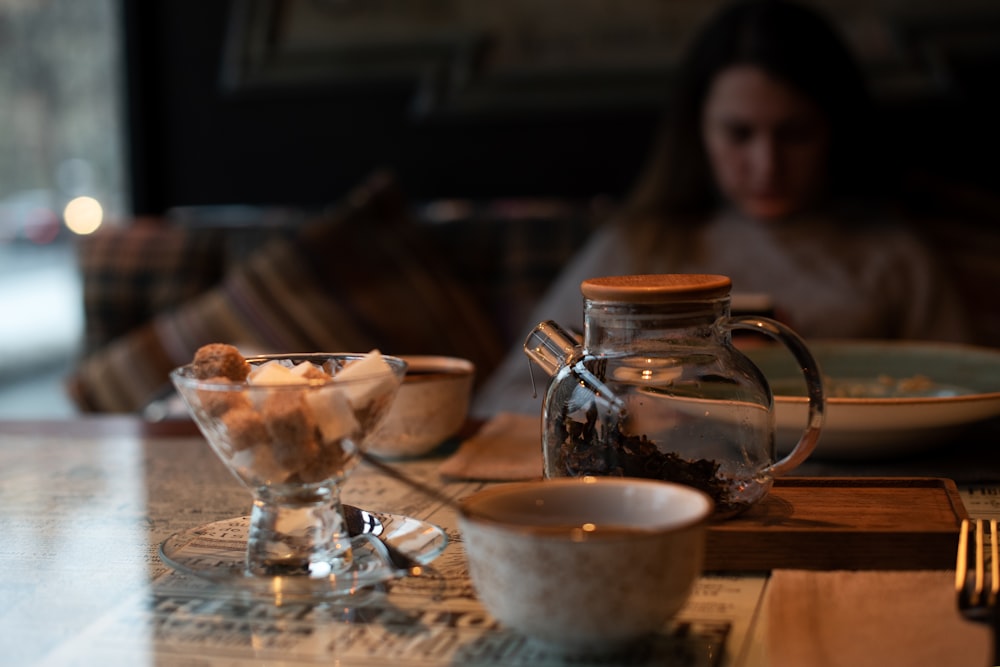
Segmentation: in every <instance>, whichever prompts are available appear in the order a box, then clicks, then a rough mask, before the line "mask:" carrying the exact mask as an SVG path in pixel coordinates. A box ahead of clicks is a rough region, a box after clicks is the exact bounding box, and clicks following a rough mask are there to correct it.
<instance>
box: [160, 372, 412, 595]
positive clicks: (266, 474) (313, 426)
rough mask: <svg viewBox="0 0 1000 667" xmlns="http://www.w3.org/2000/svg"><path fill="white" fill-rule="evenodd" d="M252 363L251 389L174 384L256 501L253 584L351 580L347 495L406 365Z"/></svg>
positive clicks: (182, 377)
mask: <svg viewBox="0 0 1000 667" xmlns="http://www.w3.org/2000/svg"><path fill="white" fill-rule="evenodd" d="M247 362H248V363H249V364H250V366H251V369H252V370H251V374H250V378H249V379H248V381H246V382H232V381H228V380H226V379H225V378H210V379H199V378H197V377H195V373H194V369H193V367H192V366H190V365H188V366H182V367H180V368H177V369H175V370H174V371H173V372H172V373H171V375H170V379H171V381H172V382H173V384H174V386H175V387H176V388H177V391H178V393H179V394H180V396H181V398H182V399H183V400H184V402H185V403H186V404H187V407H188V409H189V410H190V412H191V415H192V416H193V417H194V420H195V422H196V423H197V424H198V427H199V429H200V430H201V432H202V433H203V434H204V436H205V438H206V439H207V440H208V443H209V445H211V447H212V449H213V450H214V451H215V453H216V454H217V455H218V457H219V458H220V459H221V460H222V462H223V463H225V465H226V466H227V467H228V468H229V470H230V471H231V472H232V473H233V474H234V475H235V476H236V477H237V478H238V479H239V480H240V481H241V482H242V483H243V484H244V485H245V486H246V487H247V489H249V491H250V493H251V494H252V495H253V508H252V511H251V514H250V528H249V534H248V537H247V555H246V566H247V574H249V575H252V576H303V577H310V578H326V577H330V576H335V575H337V574H338V573H342V572H346V571H348V570H350V568H351V566H352V563H353V557H352V553H351V540H350V536H349V535H348V532H347V524H346V521H345V519H344V513H343V508H342V506H341V502H340V490H341V486H342V484H343V482H344V480H345V479H346V478H347V477H348V475H349V474H350V472H351V471H352V470H353V469H354V467H355V466H356V465H357V463H358V460H359V457H358V452H359V451H360V449H361V448H362V447H364V446H365V438H366V437H367V436H368V434H370V433H372V431H373V430H374V429H375V427H376V426H377V425H378V424H379V422H380V421H381V420H382V418H383V417H384V416H385V415H386V414H387V413H388V409H389V406H390V405H391V404H392V401H393V399H394V398H395V395H396V391H397V390H398V389H399V386H400V383H401V382H402V379H403V375H404V374H405V372H406V363H405V362H404V361H403V360H402V359H398V358H396V357H389V356H383V355H378V354H377V353H374V354H373V355H363V354H289V355H264V356H258V357H250V358H248V359H247ZM353 364H357V366H355V367H353V368H352V369H351V371H350V372H346V373H345V372H344V369H346V368H351V367H352V365H353Z"/></svg>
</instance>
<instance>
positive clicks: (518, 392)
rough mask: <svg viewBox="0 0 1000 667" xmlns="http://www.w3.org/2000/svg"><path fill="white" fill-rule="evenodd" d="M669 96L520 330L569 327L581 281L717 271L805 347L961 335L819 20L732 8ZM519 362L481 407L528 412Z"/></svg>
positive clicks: (865, 98) (856, 77) (849, 67)
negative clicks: (551, 324)
mask: <svg viewBox="0 0 1000 667" xmlns="http://www.w3.org/2000/svg"><path fill="white" fill-rule="evenodd" d="M673 90H674V94H673V95H672V97H671V102H670V104H669V107H670V108H669V110H668V112H667V115H666V117H665V123H664V127H663V130H662V133H661V137H660V138H659V143H658V144H657V146H656V147H655V148H654V150H653V153H652V157H651V160H650V162H649V165H648V166H647V168H646V170H645V171H644V173H643V175H642V176H641V177H640V179H639V181H638V183H637V185H636V187H635V190H634V192H633V194H632V195H631V197H630V198H629V199H628V201H627V202H626V203H625V204H624V206H623V207H622V210H621V212H620V215H619V216H618V217H617V219H616V220H614V221H613V222H611V223H609V224H608V225H607V226H605V227H604V228H603V229H602V230H600V231H598V232H597V233H595V235H594V237H593V238H592V239H591V240H590V242H589V243H588V244H587V246H586V247H585V248H583V249H582V250H581V252H580V253H579V255H578V256H577V257H576V258H575V260H574V261H573V262H572V263H571V264H570V266H568V267H567V268H566V270H565V271H564V272H563V274H562V275H561V277H560V278H559V279H558V280H557V281H556V283H555V284H554V285H553V287H552V288H551V290H550V291H549V293H548V295H547V296H546V297H545V298H544V299H543V300H542V303H541V304H540V305H539V307H538V308H537V309H536V315H535V318H534V320H533V321H532V322H530V323H528V324H527V326H528V327H529V328H530V327H531V326H533V325H534V324H535V323H536V322H537V321H540V320H542V319H554V320H556V321H558V322H560V323H562V324H564V325H566V326H568V327H577V328H579V327H580V325H581V324H582V316H583V309H582V298H581V295H580V290H579V287H580V283H581V281H582V280H584V279H585V278H588V277H593V276H600V275H622V274H635V273H719V274H724V275H727V276H729V277H730V278H732V281H733V290H734V292H733V309H734V310H744V309H760V310H765V311H767V312H768V313H769V314H774V315H775V316H777V317H778V318H779V319H782V320H783V321H785V322H786V323H787V324H789V325H790V326H791V327H792V328H793V329H795V330H796V331H798V332H799V333H800V334H802V335H803V336H804V337H806V338H807V339H808V338H879V339H889V338H907V339H926V340H952V341H958V340H963V339H965V337H966V336H967V326H966V323H965V321H966V318H965V314H964V312H963V310H962V307H961V304H960V301H959V299H958V297H957V295H956V293H955V291H954V289H953V288H952V287H951V285H950V282H949V280H948V278H947V276H945V275H943V274H942V273H941V270H940V268H939V267H938V266H937V264H936V261H935V258H934V257H933V256H932V255H931V253H930V252H929V251H928V250H927V249H926V248H925V247H924V246H923V245H922V243H921V241H920V240H919V238H918V237H917V236H915V235H914V234H913V233H911V231H910V230H909V229H908V228H907V226H906V225H905V224H903V223H902V222H901V221H900V220H898V219H897V218H896V216H895V215H894V213H893V206H892V194H893V191H894V189H895V188H894V184H893V182H892V180H893V177H894V176H893V175H894V171H893V170H892V169H891V168H889V167H888V165H887V162H886V160H885V157H886V156H885V155H883V154H882V153H881V147H880V146H879V142H878V133H877V132H876V128H875V113H874V109H873V104H872V101H871V98H870V95H869V93H868V90H867V88H866V84H865V80H864V76H863V74H862V72H861V70H860V68H859V67H858V65H857V63H856V62H855V60H854V59H853V57H852V56H851V54H850V52H849V50H848V49H847V48H846V46H845V45H844V43H843V41H842V40H841V38H840V37H839V36H838V34H837V32H836V31H835V30H834V28H833V27H832V25H831V23H830V22H829V21H828V20H827V19H826V18H825V17H823V16H822V15H820V14H818V13H817V12H816V11H815V10H813V9H811V8H808V7H807V6H804V5H799V4H795V3H792V2H788V1H787V0H747V1H743V2H738V3H736V4H732V5H729V6H727V7H725V8H724V9H722V10H721V11H720V12H719V13H718V14H717V15H716V16H715V17H713V18H712V19H711V20H710V21H709V23H708V24H707V25H706V26H705V27H704V29H703V30H702V31H701V32H700V33H699V34H698V35H697V36H696V38H695V39H694V41H693V43H692V44H691V45H690V48H689V49H688V51H687V54H686V56H685V57H684V58H683V59H682V61H681V63H680V67H679V70H678V74H677V78H676V81H675V83H674V89H673ZM745 306H746V308H745ZM526 333H527V331H526ZM526 365H527V360H526V358H525V356H524V354H523V352H522V351H521V350H520V349H516V350H513V351H512V352H511V353H510V354H509V356H508V358H507V359H506V361H505V362H504V364H503V365H502V366H501V367H500V369H499V370H498V371H497V373H496V374H495V375H494V376H493V378H492V379H491V381H490V382H489V383H488V384H487V386H486V387H485V388H484V390H483V391H482V392H480V395H479V397H478V399H477V404H476V405H477V407H476V412H478V413H480V414H483V413H484V412H495V411H497V410H503V409H507V410H520V411H533V410H537V401H536V400H533V399H532V395H531V394H532V392H531V389H530V385H529V383H528V371H527V368H526ZM485 406H488V408H487V407H485Z"/></svg>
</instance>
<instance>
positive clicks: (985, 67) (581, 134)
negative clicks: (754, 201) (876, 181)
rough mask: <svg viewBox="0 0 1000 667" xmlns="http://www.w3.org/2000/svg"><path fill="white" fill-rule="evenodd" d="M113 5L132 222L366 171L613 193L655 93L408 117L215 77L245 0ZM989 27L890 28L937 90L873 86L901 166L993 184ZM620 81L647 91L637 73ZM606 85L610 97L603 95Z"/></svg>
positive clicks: (324, 90)
mask: <svg viewBox="0 0 1000 667" xmlns="http://www.w3.org/2000/svg"><path fill="white" fill-rule="evenodd" d="M122 2H123V5H122V7H123V17H124V21H125V28H126V43H125V50H126V62H127V84H128V95H127V99H128V114H127V116H128V123H129V147H130V149H129V150H130V155H129V171H130V179H131V188H132V191H131V198H132V202H133V209H134V213H136V214H140V215H141V214H161V213H163V212H165V211H167V210H169V209H171V208H172V207H175V206H216V205H233V204H239V205H254V206H294V207H305V208H310V207H318V206H324V205H326V204H329V203H330V202H333V201H335V200H336V199H337V198H338V197H340V196H342V195H343V194H344V193H345V192H347V191H348V190H349V189H350V188H351V187H352V186H354V185H356V184H357V183H358V182H360V181H361V180H362V179H363V178H364V177H365V176H366V175H367V174H368V173H370V172H371V171H372V170H374V169H376V168H379V167H391V168H392V169H393V170H394V171H395V172H396V173H397V175H398V177H399V180H400V182H401V184H402V186H403V188H404V189H405V191H406V193H407V195H408V196H410V197H411V198H413V199H415V200H427V199H432V198H439V197H460V198H496V197H526V196H528V197H530V196H556V197H570V198H588V197H593V196H595V195H610V196H611V197H619V196H621V195H622V194H623V193H624V192H625V191H626V190H627V188H628V186H629V185H630V184H631V183H632V181H633V179H634V177H635V176H636V174H637V173H638V171H639V170H640V168H641V166H642V163H643V159H644V157H645V155H646V150H647V147H648V145H649V143H650V141H651V140H652V137H653V134H654V132H655V128H656V125H657V122H658V119H659V118H660V115H661V111H662V108H663V103H664V102H666V101H667V100H665V98H663V97H657V96H656V95H655V94H653V95H648V94H647V95H645V96H643V95H635V94H630V93H629V92H628V91H633V92H634V89H633V88H629V87H628V85H627V84H628V83H629V82H628V81H625V82H624V83H623V81H622V80H621V79H622V77H621V75H620V74H619V75H618V78H617V80H612V79H609V78H607V77H605V78H603V79H602V78H601V77H600V76H599V75H596V74H595V76H594V77H593V79H592V80H591V81H578V82H575V83H576V84H577V85H578V86H580V87H587V86H591V87H593V88H594V89H595V90H598V91H599V90H601V87H602V86H604V87H606V89H607V90H608V91H609V92H608V94H607V95H605V97H604V102H603V103H600V104H587V105H579V106H577V107H573V106H571V105H567V104H549V105H547V104H537V105H536V106H535V107H533V108H532V107H525V106H523V105H522V106H517V107H504V106H503V105H498V106H497V107H496V108H495V109H492V110H491V109H485V110H484V109H483V108H478V109H477V110H476V111H475V112H469V111H468V110H463V109H460V108H448V107H447V105H444V106H442V107H439V108H436V109H434V110H432V111H431V112H418V111H416V110H415V109H416V107H417V102H418V101H419V98H420V95H421V94H423V92H422V90H421V85H420V82H418V81H414V80H405V79H403V78H396V79H386V80H378V81H364V80H356V81H348V82H339V83H336V84H321V85H317V84H315V83H314V84H312V85H287V86H266V85H265V86H261V85H258V86H255V85H241V86H233V85H225V82H226V80H227V76H229V74H227V70H226V63H227V62H231V60H232V59H231V57H230V58H229V60H228V61H227V54H226V49H227V48H231V44H232V40H231V39H230V38H231V35H232V33H231V31H232V30H233V27H234V21H235V20H236V18H238V16H239V15H245V13H246V12H245V11H244V10H245V9H246V7H247V6H249V5H242V3H238V2H237V3H232V4H231V3H229V2H224V1H222V0H207V1H205V2H173V1H170V0H137V1H132V0H122ZM278 5H280V3H271V4H268V3H266V2H263V3H262V2H255V3H253V6H254V7H256V8H257V9H258V10H259V9H260V8H262V7H264V8H267V7H271V9H273V7H275V6H278ZM623 5H624V6H625V7H627V6H628V5H627V3H623ZM942 7H943V8H945V7H946V5H945V4H944V3H942ZM942 11H944V10H942ZM934 26H937V27H936V28H934ZM997 28H1000V19H997V20H995V21H993V23H990V22H985V21H982V20H980V21H978V22H977V25H975V26H974V29H975V31H976V33H975V34H976V36H977V37H979V38H980V39H978V41H973V40H969V39H963V37H962V31H963V30H969V29H970V28H969V26H968V21H966V22H965V23H961V22H960V23H957V24H955V25H951V24H948V23H947V22H945V23H942V22H940V21H938V22H936V23H935V22H934V21H930V22H924V23H923V24H911V25H909V26H903V27H902V28H901V29H900V30H899V31H898V34H899V35H900V38H901V40H902V44H903V47H904V48H905V49H907V50H908V53H910V54H911V55H912V60H911V61H910V63H909V64H910V65H911V66H912V67H913V68H914V69H915V70H921V69H922V70H924V71H925V73H926V74H927V76H928V78H929V80H932V81H934V82H936V84H937V85H935V86H934V87H933V89H924V90H917V91H914V90H913V89H910V90H907V91H905V92H902V93H901V92H899V91H895V92H892V91H882V92H881V94H880V95H879V99H880V102H881V114H882V117H883V120H884V121H885V122H884V126H885V132H886V133H887V137H888V138H889V140H890V141H891V142H892V143H893V144H894V145H895V147H896V151H897V154H898V155H899V156H901V157H902V160H901V162H902V163H903V164H905V165H906V167H907V169H909V170H912V171H914V172H915V173H917V174H919V175H921V176H924V177H928V176H929V177H930V178H932V179H936V180H938V181H942V182H961V183H966V184H970V185H974V186H977V187H980V188H983V189H986V190H990V191H992V190H994V189H995V184H996V183H997V178H998V176H1000V167H998V164H997V148H998V146H1000V141H998V129H997V125H998V123H997V121H996V118H997V117H998V116H997V115H996V112H997V109H998V107H1000V105H998V104H997V95H998V93H997V92H995V91H996V89H997V88H998V86H997V85H996V84H997V83H1000V81H998V79H1000V75H998V72H1000V39H997V40H994V42H995V43H997V44H998V47H997V48H985V49H984V48H980V47H979V46H977V47H976V48H972V47H971V46H970V45H972V44H975V45H981V44H982V43H983V40H982V39H981V37H982V34H983V32H984V31H987V30H992V31H994V34H997V35H1000V30H998V29H997ZM945 32H947V38H946V39H945V38H942V37H941V35H942V34H944V33H945ZM956 35H957V37H956ZM986 43H989V42H988V40H987V42H986ZM227 44H228V45H229V46H227ZM644 76H645V77H646V78H645V79H643V77H644ZM636 78H637V81H638V85H639V87H641V86H642V85H645V86H646V89H647V90H648V89H649V86H650V83H651V79H650V78H649V75H648V73H639V74H637V75H636ZM563 83H565V82H563ZM538 85H539V86H540V87H541V88H544V87H545V85H546V82H544V81H542V82H540V83H539V84H538ZM656 85H657V86H658V85H659V84H656ZM662 85H663V89H664V90H665V89H666V88H667V83H666V81H663V84H662ZM616 86H618V87H619V88H622V89H623V90H626V92H625V93H623V94H621V95H620V96H618V97H617V98H616V95H615V90H616V88H615V87H616ZM555 89H556V86H554V87H553V90H555ZM654 92H655V91H654ZM616 99H617V102H616Z"/></svg>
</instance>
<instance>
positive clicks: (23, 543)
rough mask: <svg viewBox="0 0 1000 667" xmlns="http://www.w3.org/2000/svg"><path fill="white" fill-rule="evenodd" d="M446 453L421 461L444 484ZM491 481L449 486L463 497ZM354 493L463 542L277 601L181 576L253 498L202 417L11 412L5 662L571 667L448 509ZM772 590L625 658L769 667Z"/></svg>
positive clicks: (416, 469)
mask: <svg viewBox="0 0 1000 667" xmlns="http://www.w3.org/2000/svg"><path fill="white" fill-rule="evenodd" d="M439 462H440V461H439V460H437V459H433V458H432V459H426V460H422V461H417V462H413V463H407V464H405V465H406V468H407V471H408V472H409V473H410V474H412V475H415V476H417V477H419V478H421V479H423V480H425V481H428V482H432V483H435V484H440V483H441V482H440V479H439V478H438V476H437V474H436V466H437V465H438V463H439ZM481 487H482V483H478V482H454V483H449V484H445V485H443V487H442V488H443V489H444V491H445V492H446V493H447V494H449V495H451V496H452V497H461V496H462V495H464V494H467V493H471V492H473V491H475V490H476V489H478V488H481ZM969 488H971V487H969ZM969 488H966V489H964V490H963V498H966V499H968V498H970V496H968V495H967V494H968V492H969ZM978 488H980V490H983V493H982V494H980V495H981V497H980V498H978V499H975V498H973V500H975V501H976V502H977V503H980V504H979V505H977V507H979V508H980V509H981V510H983V511H995V510H996V506H997V504H998V500H997V496H996V495H995V492H996V487H993V486H990V487H986V486H982V487H978ZM988 489H992V490H991V491H989V490H988ZM344 500H345V501H347V502H352V503H354V504H358V505H361V506H363V507H368V508H372V509H379V510H382V511H386V512H392V513H397V514H404V515H407V516H412V517H416V518H419V519H422V520H425V521H430V522H433V523H435V524H437V525H440V526H442V527H443V528H444V529H445V530H446V531H447V532H448V534H449V537H450V540H451V542H450V544H449V546H448V548H447V549H446V550H445V552H444V553H443V554H442V555H441V556H440V557H439V558H438V559H437V560H436V561H434V563H433V564H432V568H431V570H432V571H431V572H430V574H429V575H428V576H425V577H421V578H416V579H407V580H401V581H398V582H393V583H392V584H390V585H387V586H384V587H380V588H378V589H376V590H373V591H370V592H366V593H365V594H364V595H360V596H358V597H357V598H355V599H353V600H351V601H348V602H344V603H336V604H334V603H329V602H324V603H308V602H302V601H295V602H292V603H286V604H281V605H276V604H274V601H273V600H261V599H258V598H247V597H246V596H242V595H237V594H233V593H232V592H231V591H226V590H221V589H220V588H219V587H218V586H215V585H213V584H210V583H206V582H204V581H201V580H199V579H196V578H193V577H189V576H184V575H180V574H177V573H174V572H172V571H171V570H169V569H168V568H167V567H165V566H164V565H163V563H162V562H161V561H160V559H159V557H158V545H159V544H160V543H161V542H162V541H163V540H164V539H165V538H167V537H168V536H170V535H171V534H173V533H174V532H177V531H181V530H187V529H189V528H193V527H195V526H199V525H201V524H204V523H208V522H211V521H216V520H221V519H226V518H230V517H233V516H240V515H244V514H246V513H248V510H249V495H248V493H247V492H246V490H245V489H244V488H243V487H242V486H240V484H239V483H238V482H237V481H236V480H235V478H233V477H232V476H231V475H230V474H229V473H228V472H227V471H226V470H225V469H224V468H223V466H222V464H221V463H220V462H219V461H218V460H216V458H215V457H214V455H213V454H212V452H211V451H210V450H209V448H208V446H207V445H206V444H205V442H204V440H203V439H202V438H201V436H200V435H199V434H198V433H197V431H196V429H195V428H194V426H193V425H192V424H190V423H188V422H183V421H182V422H168V423H160V424H147V423H144V422H142V421H141V420H139V419H135V418H131V417H125V418H122V417H115V418H108V417H105V418H89V419H86V418H81V419H74V420H68V421H46V422H0V601H2V603H3V604H2V608H0V664H10V665H19V666H20V665H32V664H45V665H95V664H100V665H119V664H120V665H141V664H156V665H158V666H159V667H162V666H164V665H190V664H198V665H227V666H228V665H259V664H270V663H272V662H275V661H278V660H281V661H284V662H281V664H284V665H299V664H301V665H312V664H339V665H384V664H399V665H428V666H429V665H452V664H461V665H464V664H482V665H501V664H503V665H506V664H517V665H549V664H552V665H557V664H564V661H563V659H562V658H560V657H559V656H557V655H554V654H553V653H552V652H551V651H550V650H548V649H546V648H545V647H540V646H537V645H534V644H532V643H531V642H529V641H526V640H524V639H522V638H520V637H518V636H516V635H513V634H511V633H509V632H507V631H505V630H504V629H503V628H502V627H500V626H498V624H497V623H496V622H495V621H494V620H493V619H492V618H491V617H490V615H489V614H488V613H487V612H486V611H485V609H483V607H482V606H481V605H480V604H479V602H478V601H477V600H476V598H475V594H474V591H473V589H472V587H471V584H470V582H469V580H468V577H467V573H466V570H465V562H464V555H463V552H462V549H461V542H460V535H459V534H458V531H457V529H456V521H455V517H454V515H453V512H452V511H451V510H450V509H449V508H447V507H445V506H443V505H441V504H440V503H436V502H434V501H428V500H427V499H426V498H424V497H422V496H420V495H419V494H416V493H415V492H413V491H411V490H410V489H408V488H407V487H404V486H402V485H400V484H399V483H398V482H395V481H393V480H391V479H388V478H386V477H384V476H382V475H379V474H378V473H377V472H376V471H374V470H371V469H367V468H364V467H362V468H360V469H359V470H358V471H357V472H356V473H355V474H354V475H353V476H352V478H351V479H350V480H349V481H348V483H347V488H346V489H345V492H344ZM767 584H768V573H766V572H757V573H739V574H733V573H730V574H725V575H709V576H705V577H703V578H702V579H701V581H700V582H699V584H698V587H697V588H696V590H695V592H694V594H693V596H692V598H691V601H690V602H689V604H688V605H687V607H685V609H684V611H683V612H682V613H681V614H680V615H679V616H678V618H677V619H675V621H673V622H672V623H671V625H670V627H669V628H665V629H664V633H663V634H662V635H661V636H660V637H658V638H657V639H656V640H654V641H652V642H650V643H648V644H646V645H644V646H643V647H641V649H637V651H636V652H633V654H631V655H630V656H627V660H630V661H631V662H628V663H627V664H636V665H645V664H683V665H712V666H722V667H727V666H735V667H743V666H753V665H766V664H769V663H768V656H767V655H766V652H765V650H764V648H763V646H764V635H765V633H766V631H767V628H766V623H764V622H763V621H762V615H761V600H762V599H763V598H764V593H765V590H766V587H767ZM623 660H625V658H623ZM668 660H669V661H672V662H667V661H668ZM573 664H591V663H590V662H587V660H583V659H580V658H577V659H576V661H575V662H574V663H573ZM594 664H617V662H614V661H612V662H610V663H609V662H597V663H594Z"/></svg>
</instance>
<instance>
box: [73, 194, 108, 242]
mask: <svg viewBox="0 0 1000 667" xmlns="http://www.w3.org/2000/svg"><path fill="white" fill-rule="evenodd" d="M63 220H65V222H66V227H68V228H69V230H70V231H71V232H73V233H74V234H92V233H94V232H95V231H96V230H97V228H98V227H100V226H101V223H102V222H103V221H104V209H103V208H101V204H100V202H98V201H97V200H96V199H94V198H93V197H76V198H74V199H71V200H70V202H69V203H68V204H66V208H65V209H64V210H63Z"/></svg>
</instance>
